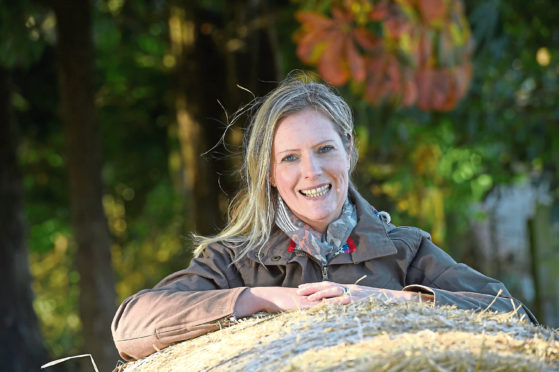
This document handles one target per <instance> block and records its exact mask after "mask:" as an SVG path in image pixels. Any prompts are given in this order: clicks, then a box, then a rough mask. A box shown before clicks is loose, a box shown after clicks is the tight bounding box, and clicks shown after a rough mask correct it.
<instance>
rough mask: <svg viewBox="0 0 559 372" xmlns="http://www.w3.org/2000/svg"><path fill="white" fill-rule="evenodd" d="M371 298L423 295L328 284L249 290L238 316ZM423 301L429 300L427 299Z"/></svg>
mask: <svg viewBox="0 0 559 372" xmlns="http://www.w3.org/2000/svg"><path fill="white" fill-rule="evenodd" d="M371 296H374V297H375V299H377V300H379V301H383V302H403V301H420V295H419V294H418V293H415V292H405V291H396V290H391V289H383V288H374V287H366V286H362V285H357V284H340V283H334V282H328V281H324V282H317V283H306V284H301V285H299V287H298V288H286V287H253V288H247V289H246V290H245V291H244V292H243V293H242V294H241V296H239V298H238V300H237V303H236V305H235V313H236V315H237V316H247V315H251V314H254V313H256V312H258V311H267V312H270V313H277V312H282V311H288V310H295V309H307V308H310V307H313V306H316V305H318V304H321V303H322V302H329V303H336V304H343V305H347V304H350V303H352V302H356V301H360V300H362V299H364V298H367V297H371ZM421 299H422V300H429V298H425V297H424V296H421Z"/></svg>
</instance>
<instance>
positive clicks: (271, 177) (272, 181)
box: [268, 172, 276, 187]
mask: <svg viewBox="0 0 559 372" xmlns="http://www.w3.org/2000/svg"><path fill="white" fill-rule="evenodd" d="M268 180H269V181H270V185H272V186H273V187H276V180H275V179H274V173H273V172H270V175H269V176H268Z"/></svg>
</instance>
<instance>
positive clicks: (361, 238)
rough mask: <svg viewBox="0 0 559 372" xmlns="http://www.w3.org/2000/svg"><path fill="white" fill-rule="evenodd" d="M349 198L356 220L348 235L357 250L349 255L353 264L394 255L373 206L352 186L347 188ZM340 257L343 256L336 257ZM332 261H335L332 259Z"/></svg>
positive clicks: (393, 250)
mask: <svg viewBox="0 0 559 372" xmlns="http://www.w3.org/2000/svg"><path fill="white" fill-rule="evenodd" d="M349 196H350V198H351V200H352V201H353V202H354V203H355V209H356V210H357V218H358V221H357V226H355V229H353V231H352V233H351V235H350V236H351V238H352V239H353V241H354V242H355V246H356V248H357V249H356V250H355V252H353V253H352V254H351V258H352V260H353V262H354V263H358V262H363V261H368V260H371V259H374V258H379V257H384V256H390V255H393V254H396V253H397V249H396V247H395V246H394V243H392V240H390V238H389V237H388V234H387V233H386V225H385V223H384V222H382V221H381V220H380V218H379V217H378V215H377V214H375V213H374V211H375V209H374V208H373V206H371V205H370V204H369V202H367V200H365V199H364V198H363V197H362V196H361V195H360V194H359V193H358V192H357V190H355V189H354V188H353V186H352V185H350V187H349ZM340 256H341V257H343V256H345V255H338V256H337V257H340ZM337 257H336V258H337ZM333 261H337V260H336V259H335V258H334V260H333ZM336 263H337V262H336ZM340 263H341V262H340Z"/></svg>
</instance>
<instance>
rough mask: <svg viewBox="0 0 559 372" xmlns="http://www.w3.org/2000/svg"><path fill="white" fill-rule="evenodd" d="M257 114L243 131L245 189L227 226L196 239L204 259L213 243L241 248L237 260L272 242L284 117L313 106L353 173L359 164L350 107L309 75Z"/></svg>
mask: <svg viewBox="0 0 559 372" xmlns="http://www.w3.org/2000/svg"><path fill="white" fill-rule="evenodd" d="M252 107H253V109H255V111H254V114H253V115H252V118H251V120H250V124H249V127H248V129H247V131H246V133H245V138H244V141H243V145H244V148H245V149H246V150H245V153H244V162H243V169H242V173H241V174H242V187H241V190H240V191H239V192H238V193H237V195H236V196H235V197H234V198H233V200H232V201H231V204H230V206H229V213H228V221H229V222H228V224H227V226H226V227H225V228H224V229H223V230H222V231H221V232H220V233H218V234H217V235H215V236H212V237H204V236H195V239H196V241H197V243H198V246H197V247H196V249H195V250H194V255H195V256H196V257H197V256H200V255H201V254H202V253H203V252H204V249H205V248H206V247H207V246H208V245H209V244H212V243H216V242H219V243H221V244H223V245H225V246H227V247H229V248H233V249H235V250H237V252H236V258H235V260H239V259H240V258H242V257H243V256H244V255H246V254H247V252H249V251H250V250H253V249H257V250H260V249H262V247H263V246H264V245H265V244H266V242H267V241H268V239H269V238H270V234H271V231H272V228H273V226H274V220H275V215H276V207H277V206H276V203H277V191H276V189H275V188H274V187H272V186H271V184H270V164H271V157H272V144H273V140H274V133H275V128H276V126H277V125H278V123H279V122H280V121H281V120H282V119H283V118H285V117H287V116H289V115H292V114H295V113H297V112H300V111H303V110H305V109H308V108H312V109H314V110H316V111H318V112H320V113H321V114H323V115H324V116H326V117H327V118H329V119H330V120H331V121H332V122H333V123H334V126H335V128H336V131H337V132H338V134H339V135H340V138H341V139H342V142H343V143H344V146H345V147H346V151H348V152H351V154H350V155H351V156H350V170H349V173H350V174H351V172H353V169H354V168H355V164H356V162H357V150H356V147H355V145H354V141H353V140H352V138H353V117H352V114H351V109H350V108H349V106H348V104H347V103H346V102H345V101H344V100H343V99H342V98H341V97H340V96H338V95H337V94H336V93H334V92H333V91H332V89H331V88H330V87H328V86H326V85H325V84H322V83H318V82H315V81H312V80H311V79H310V78H309V77H308V76H305V75H303V76H290V77H288V78H287V79H285V80H284V81H283V82H281V83H280V85H279V86H278V87H277V88H276V89H274V90H272V91H271V92H269V93H268V94H267V95H266V96H265V97H264V98H263V99H260V100H255V101H254V103H253V106H252Z"/></svg>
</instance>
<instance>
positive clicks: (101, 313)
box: [0, 0, 559, 371]
mask: <svg viewBox="0 0 559 372" xmlns="http://www.w3.org/2000/svg"><path fill="white" fill-rule="evenodd" d="M294 70H296V72H295V73H301V72H302V71H306V72H307V77H308V76H312V78H316V79H324V80H326V81H328V82H329V83H331V84H332V85H334V86H336V89H337V90H338V92H339V93H340V94H342V95H343V97H344V98H345V99H346V100H347V101H348V102H349V103H350V105H351V107H352V109H353V111H354V115H355V125H356V137H357V143H358V145H359V155H360V160H359V164H358V167H357V171H356V174H355V176H354V183H355V184H356V185H357V187H358V189H359V190H360V191H361V193H362V194H363V195H364V196H365V197H367V198H368V200H369V201H370V202H371V203H372V204H373V205H375V207H376V208H377V209H379V210H386V211H388V212H389V213H390V214H391V215H392V218H393V222H394V223H395V224H397V225H414V226H419V227H421V228H423V229H425V230H426V231H429V232H430V233H431V234H432V237H433V240H434V241H435V243H437V244H438V245H439V246H441V247H442V248H443V249H445V250H446V251H447V252H449V253H450V254H451V255H452V256H453V257H454V258H455V259H456V260H458V261H462V262H465V263H467V264H468V265H470V266H472V267H474V268H476V269H478V270H480V271H482V272H483V273H485V274H487V275H490V276H493V277H496V278H498V279H500V280H502V281H503V282H504V283H505V284H506V285H507V287H508V288H509V290H510V291H511V292H512V293H513V295H514V296H515V297H517V298H519V299H520V300H522V301H523V302H525V303H526V304H527V305H528V306H529V307H530V308H531V309H532V310H533V311H534V313H535V314H536V316H537V317H538V318H539V319H540V320H541V322H542V323H543V324H545V325H547V326H549V327H559V202H558V199H559V188H558V187H559V175H558V164H559V105H558V103H559V7H558V6H557V4H555V2H554V1H552V0H547V1H545V0H534V1H529V2H527V1H520V0H507V1H500V0H468V1H464V2H461V1H458V0H323V1H318V0H291V1H288V0H281V1H280V0H278V1H272V0H245V1H242V0H229V1H226V0H184V1H181V0H153V1H143V0H134V1H132V0H89V1H71V0H43V1H40V0H36V1H33V0H19V1H17V2H15V1H12V2H9V1H1V2H0V234H1V235H2V242H1V243H0V278H1V279H2V282H3V285H2V289H1V291H0V326H1V327H2V328H1V333H0V363H2V365H3V366H5V367H6V368H7V370H11V371H28V370H37V368H38V366H39V365H40V364H41V363H43V362H46V361H49V360H52V359H55V358H60V357H64V356H69V355H76V354H81V353H92V354H93V355H94V358H95V360H96V362H97V365H98V366H99V367H100V369H101V370H111V368H114V366H115V365H116V361H117V359H118V356H117V354H116V350H115V349H114V346H113V344H112V341H111V338H110V331H109V325H110V321H111V319H112V315H113V314H114V311H115V309H116V306H117V305H118V304H119V303H120V301H122V300H123V299H124V298H126V297H127V296H129V295H130V294H132V293H134V292H136V291H138V290H140V289H142V288H148V287H152V286H153V285H154V284H156V283H157V282H158V281H159V280H160V279H161V278H163V277H164V276H165V275H167V274H169V273H171V272H173V271H176V270H179V269H181V268H184V267H186V266H187V265H188V262H189V260H190V258H191V257H192V249H193V247H192V240H191V237H190V233H191V232H197V233H200V234H213V233H215V232H217V231H218V230H219V228H220V227H222V226H223V225H224V222H225V221H226V210H227V205H228V202H229V201H230V199H231V197H232V196H233V195H234V194H235V190H236V189H237V185H238V182H239V176H240V167H241V156H242V150H243V147H242V136H243V129H244V128H245V127H246V124H247V117H246V115H240V114H239V112H238V109H239V108H242V107H243V106H244V105H247V104H250V103H251V102H252V100H253V98H254V97H255V96H262V95H264V94H265V93H266V92H268V91H269V90H271V89H272V88H274V87H275V86H276V84H277V82H278V81H280V80H281V79H283V78H284V77H285V76H287V75H288V74H289V73H290V72H292V71H294ZM311 74H314V75H311ZM54 368H57V370H77V369H82V370H84V371H85V370H91V364H90V363H89V362H88V361H85V362H76V361H70V362H67V363H65V364H63V365H61V366H58V367H54ZM54 368H53V369H52V370H54Z"/></svg>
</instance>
